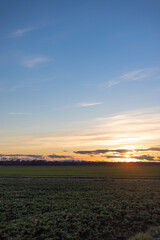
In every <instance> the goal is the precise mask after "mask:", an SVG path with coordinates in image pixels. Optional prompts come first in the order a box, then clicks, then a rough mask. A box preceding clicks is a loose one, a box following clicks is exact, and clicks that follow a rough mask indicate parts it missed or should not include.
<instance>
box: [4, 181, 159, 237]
mask: <svg viewBox="0 0 160 240" xmlns="http://www.w3.org/2000/svg"><path fill="white" fill-rule="evenodd" d="M0 190H1V191H0V239H1V240H31V239H32V240H126V239H128V238H130V237H132V236H134V235H135V234H138V233H140V232H145V231H146V230H147V229H148V228H149V227H151V226H157V225H158V224H159V223H160V181H154V180H153V181H150V180H145V181H144V180H142V179H139V180H129V181H128V180H106V181H104V180H102V181H87V180H86V181H75V180H68V181H65V180H58V181H52V180H50V181H49V180H44V179H43V180H34V181H33V180H28V181H25V180H12V181H11V180H1V181H0Z"/></svg>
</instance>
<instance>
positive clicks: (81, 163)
mask: <svg viewBox="0 0 160 240" xmlns="http://www.w3.org/2000/svg"><path fill="white" fill-rule="evenodd" d="M122 165H125V166H126V165H127V166H128V165H142V166H144V165H145V166H158V165H160V162H129V163H126V162H92V161H74V160H73V161H72V160H71V161H46V160H19V159H17V160H0V166H2V167H3V166H122Z"/></svg>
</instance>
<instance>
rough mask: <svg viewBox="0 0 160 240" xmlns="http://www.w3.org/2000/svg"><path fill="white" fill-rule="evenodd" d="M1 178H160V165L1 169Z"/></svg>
mask: <svg viewBox="0 0 160 240" xmlns="http://www.w3.org/2000/svg"><path fill="white" fill-rule="evenodd" d="M0 177H58V178H61V177H70V178H75V177H76V178H84V177H85V178H160V165H156V166H154V165H153V166H148V165H146V166H145V165H142V166H141V165H136V164H135V165H134V164H125V165H123V164H122V165H119V166H52V167H38V166H37V167H15V166H14V167H0Z"/></svg>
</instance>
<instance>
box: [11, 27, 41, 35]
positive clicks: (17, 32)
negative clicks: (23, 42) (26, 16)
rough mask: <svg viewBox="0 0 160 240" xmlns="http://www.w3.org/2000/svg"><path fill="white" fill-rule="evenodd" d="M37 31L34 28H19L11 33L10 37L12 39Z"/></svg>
mask: <svg viewBox="0 0 160 240" xmlns="http://www.w3.org/2000/svg"><path fill="white" fill-rule="evenodd" d="M35 29H37V28H36V27H28V28H21V29H17V30H16V31H15V32H13V34H12V36H13V37H22V36H23V35H24V34H25V33H27V32H30V31H33V30H35Z"/></svg>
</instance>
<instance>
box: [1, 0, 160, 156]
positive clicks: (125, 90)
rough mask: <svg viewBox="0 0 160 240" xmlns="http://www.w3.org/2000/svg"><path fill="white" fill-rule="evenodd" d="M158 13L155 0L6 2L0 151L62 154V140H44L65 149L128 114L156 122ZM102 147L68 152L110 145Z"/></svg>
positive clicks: (159, 77)
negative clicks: (98, 122)
mask: <svg viewBox="0 0 160 240" xmlns="http://www.w3.org/2000/svg"><path fill="white" fill-rule="evenodd" d="M159 9H160V2H159V1H158V0H154V1H153V0H139V1H136V0H135V1H125V0H122V1H118V0H112V1H109V0H108V1H104V0H101V1H94V0H92V1H91V0H89V1H87V0H85V1H71V0H69V1H64V0H63V1H54V0H52V1H49V0H46V1H42V0H35V1H30V0H28V1H18V0H15V1H8V0H5V1H4V0H2V1H1V8H0V48H1V49H0V52H1V55H0V112H1V117H0V126H1V129H0V136H1V142H0V149H1V152H3V153H12V152H14V153H19V152H20V153H35V154H37V153H39V152H40V153H46V154H47V153H49V154H51V153H53V152H58V153H59V152H63V150H64V149H63V146H64V142H63V141H61V140H57V142H56V144H55V141H56V140H54V141H53V139H52V140H47V141H46V138H50V137H51V138H54V137H55V139H56V136H57V137H59V136H63V137H66V140H65V141H66V143H67V142H69V140H67V137H68V136H71V135H74V136H75V135H76V136H77V138H78V136H80V135H81V134H82V132H86V131H87V130H88V129H89V127H90V126H91V124H92V123H93V122H95V121H96V120H97V119H103V118H104V119H107V118H108V119H110V117H111V116H112V117H113V116H122V115H123V116H124V115H125V116H126V113H127V114H130V112H131V111H132V112H133V113H134V114H135V112H136V111H137V112H138V114H139V111H140V112H141V113H144V112H145V114H146V113H148V114H150V115H151V116H154V119H151V118H150V117H148V124H150V125H151V124H152V122H154V121H156V122H157V121H159V120H157V119H159V115H158V114H159V107H160V104H159V103H160V70H159V67H160V51H159V50H160V44H159V42H160V30H159V29H160V15H159ZM124 113H125V114H124ZM142 115H143V114H141V119H144V115H143V116H142ZM132 116H133V114H132ZM134 116H135V115H134ZM147 116H148V115H147ZM106 121H107V120H106ZM130 121H133V119H132V120H130ZM129 124H130V123H129ZM96 126H97V125H96ZM158 126H159V125H158ZM119 128H121V124H120V123H119ZM135 128H136V126H135ZM93 129H95V128H94V127H93ZM107 129H108V128H107ZM104 132H106V129H104ZM113 132H114V129H113ZM128 132H129V129H128ZM123 133H124V132H123V130H122V134H121V136H118V135H116V136H117V138H118V139H119V138H123V137H124V136H122V135H123ZM85 134H86V133H85ZM89 134H93V135H94V134H95V135H96V134H97V133H95V132H94V130H92V131H91V132H90V133H89ZM143 134H144V135H145V132H143ZM153 135H154V133H153ZM134 137H135V138H136V136H134ZM37 138H43V140H42V141H41V142H40V143H39V142H37V141H36V139H37ZM131 138H132V137H131ZM19 139H21V140H19ZM26 139H28V140H26ZM30 139H33V143H32V144H31V145H30V142H31V141H30ZM57 139H58V138H57ZM156 139H157V140H155V139H154V140H155V142H154V141H151V140H150V143H148V144H150V145H151V146H152V145H156V146H157V144H158V141H159V137H158V136H157V138H156ZM52 141H53V142H52ZM88 141H89V140H88ZM22 142H23V144H22ZM62 142H63V143H62ZM100 142H102V141H100ZM100 142H97V145H96V143H94V144H93V145H92V143H90V144H88V145H87V143H86V145H82V146H81V143H80V142H78V141H77V145H76V144H75V145H74V144H73V146H72V144H71V143H70V145H66V148H67V149H68V150H67V151H70V152H71V151H73V150H74V148H76V150H78V149H79V148H80V149H82V148H85V149H86V148H87V147H89V148H91V149H96V148H97V147H100V148H102V147H105V144H102V145H101V144H100ZM21 144H22V146H21V147H20V145H21ZM58 144H59V145H58ZM125 144H126V143H125ZM128 144H129V145H131V144H132V143H130V142H129V143H128ZM142 145H143V144H142ZM150 145H146V143H144V147H145V146H146V147H151V146H150ZM54 146H55V147H54ZM58 146H59V147H58ZM71 146H72V147H71ZM109 147H111V146H110V145H109ZM115 147H123V145H122V144H121V145H117V146H116V145H115Z"/></svg>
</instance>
